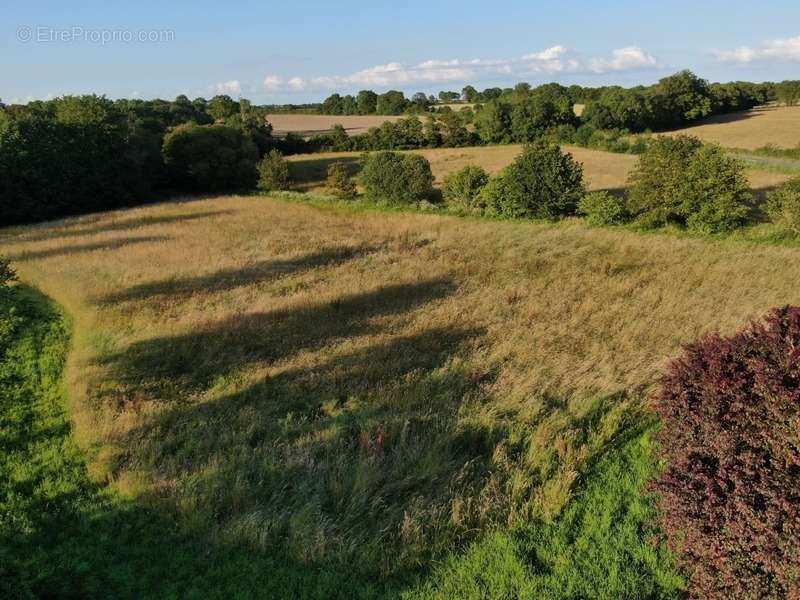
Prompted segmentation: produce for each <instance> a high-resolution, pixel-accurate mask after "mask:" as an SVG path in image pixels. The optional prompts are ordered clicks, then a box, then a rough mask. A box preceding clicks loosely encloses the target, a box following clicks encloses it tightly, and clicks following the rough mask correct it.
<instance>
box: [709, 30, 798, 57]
mask: <svg viewBox="0 0 800 600" xmlns="http://www.w3.org/2000/svg"><path fill="white" fill-rule="evenodd" d="M712 53H713V54H714V56H716V57H717V59H718V60H720V61H722V62H733V63H740V64H747V63H751V62H754V61H789V62H800V36H797V37H793V38H786V39H782V40H767V41H766V42H764V43H763V44H761V46H760V47H759V48H751V47H749V46H741V47H739V48H735V49H733V50H714V51H712Z"/></svg>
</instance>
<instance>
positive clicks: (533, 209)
mask: <svg viewBox="0 0 800 600" xmlns="http://www.w3.org/2000/svg"><path fill="white" fill-rule="evenodd" d="M487 191H488V192H489V193H488V194H482V199H483V201H485V202H486V203H487V206H486V209H487V211H488V212H490V213H494V214H498V215H502V216H505V217H512V218H529V219H530V218H533V219H550V220H554V219H558V218H560V217H563V216H567V215H572V214H575V209H576V207H577V205H578V202H579V201H580V199H581V198H582V197H583V195H584V193H585V189H584V186H583V168H582V167H581V165H580V164H579V163H577V162H576V161H575V159H573V158H572V155H570V154H566V153H564V152H562V151H561V149H560V148H559V147H558V146H556V145H553V144H548V143H547V142H544V141H542V140H539V141H536V142H534V143H532V144H529V145H528V146H526V147H525V149H524V150H523V152H522V154H520V155H519V156H518V157H517V158H516V159H515V160H514V162H513V163H511V165H509V166H508V167H507V168H506V169H505V170H504V171H503V173H502V174H501V176H500V177H499V178H497V183H496V184H495V185H494V186H491V187H488V188H487Z"/></svg>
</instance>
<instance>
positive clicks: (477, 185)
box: [442, 165, 489, 210]
mask: <svg viewBox="0 0 800 600" xmlns="http://www.w3.org/2000/svg"><path fill="white" fill-rule="evenodd" d="M487 183H489V175H488V173H486V171H484V170H483V169H482V168H481V167H478V166H476V165H468V166H466V167H464V168H463V169H461V170H460V171H456V172H455V173H451V174H450V175H448V176H447V177H446V178H445V180H444V184H443V185H442V196H443V197H444V201H445V202H447V204H448V205H449V206H451V207H453V208H458V209H463V210H475V209H479V208H482V206H481V205H480V204H479V203H478V202H477V199H478V195H479V194H480V192H481V190H482V189H483V188H484V187H485V186H486V184H487Z"/></svg>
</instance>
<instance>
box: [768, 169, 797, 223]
mask: <svg viewBox="0 0 800 600" xmlns="http://www.w3.org/2000/svg"><path fill="white" fill-rule="evenodd" d="M767 214H769V217H770V219H772V222H773V223H775V224H776V225H779V226H780V227H782V228H784V229H786V230H788V231H791V232H792V233H795V234H800V177H798V178H797V179H792V180H790V181H787V182H786V183H784V184H782V185H780V186H779V187H778V188H776V189H775V190H773V191H771V192H770V193H769V194H767Z"/></svg>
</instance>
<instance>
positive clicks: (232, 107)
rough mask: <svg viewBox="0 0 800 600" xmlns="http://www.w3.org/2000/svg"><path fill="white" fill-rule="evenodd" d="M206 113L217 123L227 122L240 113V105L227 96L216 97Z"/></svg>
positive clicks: (211, 101)
mask: <svg viewBox="0 0 800 600" xmlns="http://www.w3.org/2000/svg"><path fill="white" fill-rule="evenodd" d="M206 111H207V112H208V114H209V115H211V118H212V119H214V120H215V121H225V119H227V118H228V117H232V116H233V115H235V114H236V113H238V112H239V104H238V103H237V102H236V101H234V100H233V98H231V97H230V96H228V95H226V94H221V95H218V96H214V97H213V98H212V99H211V100H210V101H209V102H208V107H207V108H206Z"/></svg>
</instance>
